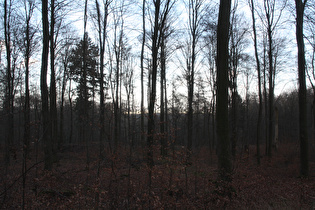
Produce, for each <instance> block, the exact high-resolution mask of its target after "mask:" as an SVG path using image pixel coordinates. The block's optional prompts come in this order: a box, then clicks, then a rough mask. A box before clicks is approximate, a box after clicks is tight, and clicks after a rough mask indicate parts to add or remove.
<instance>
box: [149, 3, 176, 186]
mask: <svg viewBox="0 0 315 210" xmlns="http://www.w3.org/2000/svg"><path fill="white" fill-rule="evenodd" d="M153 3H154V5H153V7H154V10H153V13H154V15H153V18H154V21H153V23H152V24H153V25H152V27H153V28H152V32H151V33H152V37H151V38H152V46H151V53H152V72H151V77H150V81H149V82H150V90H149V91H150V94H149V108H148V111H149V114H148V133H147V135H148V136H147V146H148V166H149V167H152V166H153V164H154V161H153V151H152V144H153V138H154V133H155V132H154V130H155V123H154V106H155V100H156V81H157V70H158V52H159V48H160V46H161V41H162V36H161V33H160V32H161V31H162V30H163V29H164V27H165V25H166V20H167V17H168V15H169V13H170V10H171V8H172V6H173V5H174V2H172V1H171V0H167V1H165V2H164V5H162V3H161V1H160V0H156V1H153ZM149 185H150V184H149Z"/></svg>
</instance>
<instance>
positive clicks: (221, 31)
mask: <svg viewBox="0 0 315 210" xmlns="http://www.w3.org/2000/svg"><path fill="white" fill-rule="evenodd" d="M230 13H231V0H220V8H219V19H218V32H217V107H216V111H217V112H216V113H217V115H216V120H217V134H218V144H219V154H218V158H219V170H220V172H219V173H220V174H219V176H220V177H221V178H222V179H224V180H226V179H227V180H229V179H230V175H231V172H232V161H231V150H230V141H229V129H228V126H227V125H228V124H229V116H228V81H229V79H228V69H229V67H228V58H229V52H228V42H229V29H230Z"/></svg>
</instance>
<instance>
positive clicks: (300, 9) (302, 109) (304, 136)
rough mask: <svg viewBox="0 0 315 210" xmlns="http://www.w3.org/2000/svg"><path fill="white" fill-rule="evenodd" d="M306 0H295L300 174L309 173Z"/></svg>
mask: <svg viewBox="0 0 315 210" xmlns="http://www.w3.org/2000/svg"><path fill="white" fill-rule="evenodd" d="M306 2H307V0H304V2H303V1H302V0H295V6H296V42H297V48H298V75H299V78H298V81H299V125H300V126H299V128H300V133H299V135H300V164H301V166H300V167H301V168H300V174H301V176H306V177H307V176H308V175H309V151H308V132H307V100H306V93H307V90H306V79H305V49H304V36H303V17H304V8H305V5H306Z"/></svg>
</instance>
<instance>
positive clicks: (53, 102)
mask: <svg viewBox="0 0 315 210" xmlns="http://www.w3.org/2000/svg"><path fill="white" fill-rule="evenodd" d="M49 96H50V100H49V102H50V120H51V143H52V149H53V153H55V151H54V150H55V146H56V142H57V138H58V137H57V133H58V130H57V123H58V122H57V103H56V97H57V96H56V75H55V0H51V5H50V95H49Z"/></svg>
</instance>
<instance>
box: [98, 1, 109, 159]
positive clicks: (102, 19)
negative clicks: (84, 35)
mask: <svg viewBox="0 0 315 210" xmlns="http://www.w3.org/2000/svg"><path fill="white" fill-rule="evenodd" d="M110 3H111V1H109V0H105V1H103V5H102V6H103V10H102V12H101V8H100V5H99V3H98V0H95V6H96V12H97V31H98V41H99V49H100V78H99V83H100V119H99V120H100V139H99V142H100V158H102V157H103V155H102V151H103V150H104V144H103V142H104V136H105V94H104V66H105V64H104V56H105V41H106V36H107V18H108V9H109V5H110Z"/></svg>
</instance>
